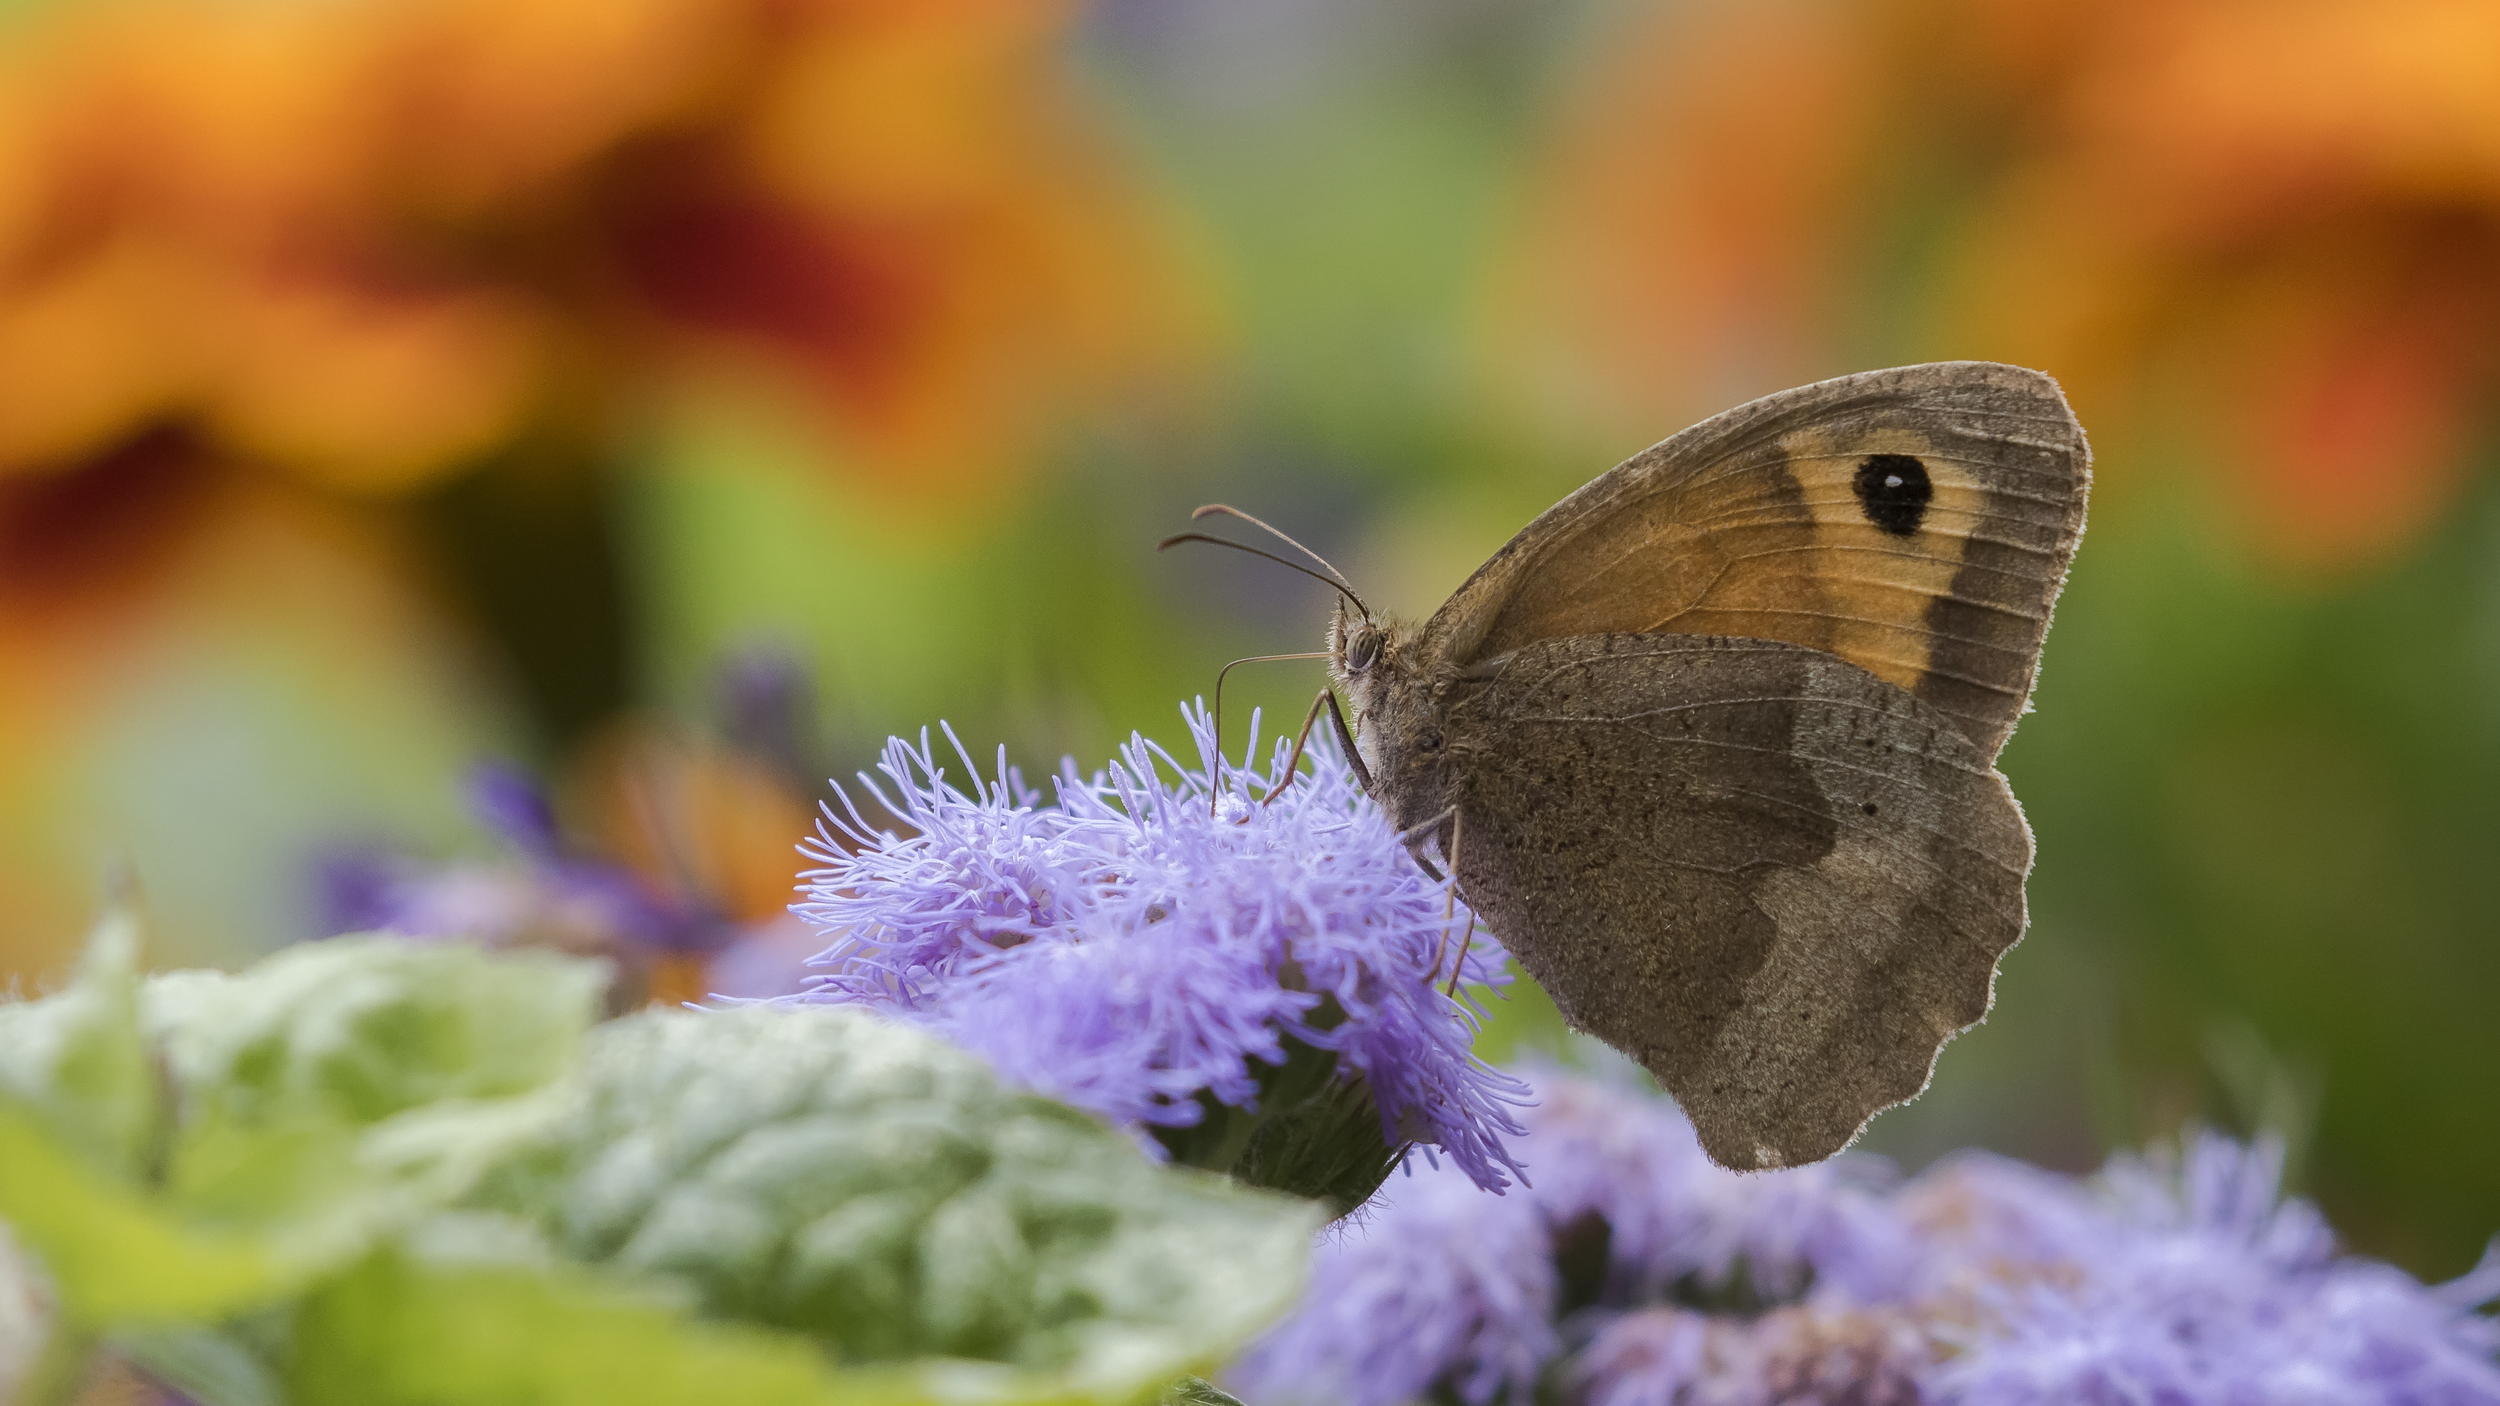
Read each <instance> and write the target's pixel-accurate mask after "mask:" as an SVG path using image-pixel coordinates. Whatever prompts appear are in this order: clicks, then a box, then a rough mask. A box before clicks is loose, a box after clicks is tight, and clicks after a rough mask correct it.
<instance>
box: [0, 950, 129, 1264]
mask: <svg viewBox="0 0 2500 1406" xmlns="http://www.w3.org/2000/svg"><path fill="white" fill-rule="evenodd" d="M138 964H139V928H138V924H137V922H136V921H135V920H134V919H133V918H132V917H131V916H130V915H129V914H128V913H126V912H121V911H115V912H113V913H109V914H107V915H106V916H105V919H104V921H103V922H102V923H99V924H98V925H97V926H96V930H95V933H94V935H93V936H92V937H90V938H89V939H88V942H87V951H86V955H85V957H84V958H83V959H82V960H81V961H80V963H79V969H78V978H77V980H76V982H75V983H73V984H72V985H71V986H70V988H69V989H68V990H66V991H63V992H61V993H60V994H59V995H56V996H52V997H49V998H47V999H45V1000H40V1001H19V1002H11V1003H7V1004H0V1106H9V1107H15V1108H16V1109H18V1110H19V1111H20V1112H21V1113H22V1114H24V1115H25V1116H27V1117H29V1118H31V1119H33V1120H34V1121H35V1122H36V1123H37V1124H39V1125H40V1126H41V1127H42V1128H43V1130H44V1131H45V1133H46V1134H48V1135H49V1136H50V1137H51V1138H53V1139H55V1140H57V1141H58V1142H59V1143H61V1144H62V1145H63V1146H64V1147H65V1148H67V1149H68V1150H69V1151H70V1152H71V1153H72V1154H73V1155H75V1156H77V1157H78V1158H79V1159H80V1160H81V1161H83V1162H85V1163H86V1164H87V1165H89V1166H93V1167H96V1168H99V1169H103V1170H107V1171H110V1172H112V1173H114V1174H115V1175H119V1176H133V1175H136V1174H137V1173H138V1171H139V1170H140V1162H141V1160H142V1159H143V1158H144V1157H145V1156H146V1154H147V1150H148V1140H149V1137H150V1134H151V1132H152V1130H153V1127H154V1123H155V1119H156V1087H155V1078H154V1075H153V1073H152V1072H151V1071H150V1069H149V1068H148V1056H147V1049H146V1046H145V1045H144V1044H143V1043H142V1041H141V1039H140V1035H139V974H138V972H139V965H138ZM6 1213H7V1212H6V1210H5V1208H4V1207H0V1215H5V1214H6Z"/></svg>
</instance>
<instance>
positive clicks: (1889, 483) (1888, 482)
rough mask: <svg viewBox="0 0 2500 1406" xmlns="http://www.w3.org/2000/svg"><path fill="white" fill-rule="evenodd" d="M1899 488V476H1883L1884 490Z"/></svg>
mask: <svg viewBox="0 0 2500 1406" xmlns="http://www.w3.org/2000/svg"><path fill="white" fill-rule="evenodd" d="M1900 486H1901V475H1899V474H1886V475H1884V487H1886V488H1899V487H1900Z"/></svg>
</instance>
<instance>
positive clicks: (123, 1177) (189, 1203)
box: [0, 919, 601, 1329]
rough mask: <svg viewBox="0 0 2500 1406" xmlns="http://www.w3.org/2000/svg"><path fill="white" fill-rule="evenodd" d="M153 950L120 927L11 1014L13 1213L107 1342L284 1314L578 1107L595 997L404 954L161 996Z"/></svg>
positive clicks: (526, 967)
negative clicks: (161, 1077)
mask: <svg viewBox="0 0 2500 1406" xmlns="http://www.w3.org/2000/svg"><path fill="white" fill-rule="evenodd" d="M135 956H136V935H135V931H133V930H132V929H131V928H130V926H129V925H128V923H127V922H126V921H124V920H119V919H116V920H111V921H108V922H107V923H106V924H105V925H104V927H103V928H102V929H101V930H100V931H99V933H98V936H97V938H96V940H95V942H94V943H93V944H92V945H91V946H90V949H89V951H88V954H87V957H86V961H85V964H84V968H83V974H82V975H81V977H80V979H79V981H78V983H77V984H76V985H74V986H73V987H72V988H71V989H70V990H69V991H67V992H64V993H62V994H61V995H59V996H55V997H52V998H50V999H48V1000H44V1001H38V1002H31V1003H26V1004H22V1005H10V1006H0V1218H5V1219H6V1220H8V1221H9V1222H10V1223H11V1224H12V1225H13V1226H14V1227H16V1229H17V1231H18V1234H19V1236H20V1237H21V1238H22V1239H23V1241H24V1242H25V1244H26V1245H27V1247H28V1248H29V1249H31V1250H33V1251H34V1252H35V1253H36V1254H37V1255H38V1256H40V1257H41V1258H42V1260H43V1261H44V1264H45V1266H46V1268H47V1269H48V1270H49V1271H50V1273H51V1275H52V1277H53V1278H54V1280H55V1281H56V1282H57V1283H58V1285H59V1287H60V1291H61V1298H62V1304H63V1307H64V1309H65V1311H66V1313H67V1315H68V1317H69V1318H70V1319H71V1320H72V1321H73V1322H76V1323H79V1324H82V1325H85V1326H86V1327H88V1328H91V1329H100V1328H122V1327H129V1326H134V1325H135V1326H142V1327H153V1328H165V1327H169V1326H172V1325H178V1324H182V1323H200V1322H208V1321H213V1320H216V1319H218V1318H221V1317H223V1316H226V1315H229V1314H232V1313H235V1312H239V1311H241V1310H244V1309H247V1308H251V1307H253V1306H255V1305H259V1304H264V1303H270V1302H274V1301H276V1300H279V1299H282V1298H284V1297H285V1296H287V1295H289V1294H292V1293H294V1292H296V1291H298V1290H299V1289H301V1288H302V1287H303V1286H304V1285H306V1284H308V1283H309V1282H311V1281H312V1280H313V1279H314V1278H316V1277H317V1276H319V1275H320V1274H322V1273H324V1272H327V1271H329V1270H331V1269H333V1268H336V1267H339V1266H343V1265H345V1264H348V1263H351V1262H353V1261H354V1260H355V1259H357V1258H358V1257H359V1256H361V1255H362V1254H364V1253H365V1252H366V1250H367V1249H368V1248H370V1247H371V1246H372V1245H373V1244H375V1243H376V1242H377V1241H378V1240H380V1239H382V1238H384V1237H386V1236H388V1235H389V1234H391V1233H393V1232H394V1231H395V1230H397V1229H399V1228H401V1227H404V1226H406V1225H409V1224H412V1223H414V1222H415V1221H416V1220H418V1219H419V1218H420V1217H422V1216H423V1215H424V1214H426V1213H427V1212H428V1211H430V1210H432V1209H434V1208H436V1207H439V1206H441V1205H444V1204H446V1203H448V1202H449V1201H451V1200H453V1199H455V1198H456V1197H458V1196H460V1195H462V1194H463V1193H465V1192H466V1191H467V1190H468V1189H469V1187H470V1185H471V1184H472V1183H473V1182H474V1181H475V1179H476V1178H477V1176H478V1175H479V1174H480V1173H481V1172H482V1171H483V1170H484V1169H486V1168H487V1167H490V1166H492V1165H494V1164H496V1163H497V1162H498V1161H500V1160H503V1159H505V1158H507V1157H509V1156H510V1155H511V1152H512V1149H513V1148H514V1147H516V1146H519V1145H522V1144H524V1143H526V1142H527V1141H528V1140H529V1139H530V1138H532V1137H535V1136H537V1135H539V1134H540V1133H541V1132H542V1130H543V1129H544V1127H545V1126H546V1125H547V1124H548V1123H549V1122H550V1121H551V1120H552V1118H553V1117H554V1116H555V1115H556V1114H557V1113H558V1112H559V1111H560V1110H561V1109H562V1108H563V1106H564V1105H563V1103H562V1102H561V1100H560V1099H559V1098H558V1097H556V1096H555V1095H554V1094H553V1092H552V1090H551V1088H550V1086H551V1085H552V1084H553V1083H554V1082H555V1081H556V1080H557V1079H558V1078H559V1077H560V1076H561V1075H563V1074H564V1073H565V1072H566V1071H567V1070H568V1068H569V1066H570V1063H571V1060H572V1058H573V1056H574V1054H575V1053H576V1052H577V1051H578V1048H579V1045H580V1039H581V1034H582V1031H583V1029H584V1028H585V1027H586V1026H587V1025H588V1024H589V1021H590V1019H591V1016H592V1013H593V1011H594V1010H595V1008H596V1002H597V999H598V993H599V989H600V985H601V973H600V970H599V968H598V967H597V966H596V965H595V964H590V963H582V962H573V961H569V960H566V959H563V958H558V957H553V956H549V955H546V954H535V953H533V954H524V955H513V956H495V955H490V954H486V953H482V952H479V951H476V950H474V949H470V948H465V947H458V946H451V945H441V946H435V945H422V944H416V943H410V942H405V941H400V940H394V939H351V940H342V941H332V942H324V943H314V944H308V945H306V946H304V947H299V948H293V949H290V950H288V951H286V952H283V953H280V954H279V955H277V956H275V957H273V958H271V959H269V960H268V961H266V962H263V963H262V964H261V965H260V966H259V967H257V968H255V969H254V970H252V971H251V972H249V973H246V974H244V975H241V976H224V975H220V974H217V973H206V972H185V973H177V974H174V975H170V976H164V977H157V978H153V979H151V980H149V981H147V982H145V983H144V984H143V983H141V982H139V980H138V979H137V977H136V976H135V975H134V973H133V964H134V962H135ZM160 1060H161V1063H162V1065H163V1067H164V1069H165V1070H166V1071H167V1074H168V1084H169V1087H170V1090H171V1094H172V1097H171V1099H170V1101H169V1102H170V1106H169V1107H167V1108H166V1109H164V1110H163V1111H162V1113H161V1114H160V1112H159V1110H158V1107H157V1105H158V1102H159V1100H158V1099H157V1097H156V1093H155V1082H156V1074H155V1071H154V1066H155V1065H156V1064H157V1063H158V1062H159V1061H160Z"/></svg>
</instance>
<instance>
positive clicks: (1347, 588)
mask: <svg viewBox="0 0 2500 1406" xmlns="http://www.w3.org/2000/svg"><path fill="white" fill-rule="evenodd" d="M1218 514H1221V515H1223V516H1225V517H1237V518H1239V519H1241V520H1242V521H1243V522H1246V523H1248V524H1250V525H1251V526H1252V527H1255V528H1257V529H1259V530H1260V531H1261V532H1264V533H1266V534H1267V535H1268V536H1270V537H1273V538H1275V539H1276V540H1277V541H1279V542H1282V543H1284V544H1285V545H1286V546H1288V547H1291V548H1293V549H1294V550H1295V551H1297V552H1300V553H1301V554H1302V555H1304V556H1306V557H1309V558H1310V559H1311V560H1313V561H1315V562H1318V563H1319V569H1320V570H1322V571H1325V572H1327V573H1328V574H1329V576H1330V577H1331V578H1332V579H1334V580H1335V581H1336V583H1337V586H1338V588H1339V589H1341V590H1343V591H1344V592H1345V593H1346V596H1347V598H1348V599H1353V597H1354V583H1353V582H1351V581H1349V580H1347V579H1346V575H1345V573H1344V572H1342V571H1339V570H1338V569H1337V568H1336V567H1334V566H1331V565H1329V562H1328V558H1326V557H1324V556H1321V555H1320V554H1319V553H1317V552H1315V551H1312V550H1311V549H1310V548H1308V547H1306V546H1303V545H1302V544H1301V543H1299V542H1297V541H1295V540H1293V539H1292V538H1291V537H1288V536H1286V535H1285V534H1284V533H1282V532H1279V531H1277V530H1276V527H1275V525H1274V524H1272V523H1269V522H1266V521H1264V520H1263V519H1260V518H1254V517H1252V516H1250V515H1249V514H1248V513H1245V512H1243V511H1242V510H1241V509H1239V508H1236V507H1234V506H1233V505H1232V504H1230V503H1208V504H1206V505H1205V506H1203V507H1200V508H1196V509H1193V510H1192V511H1191V512H1190V514H1189V520H1190V521H1191V522H1196V521H1198V520H1199V519H1201V518H1210V517H1214V516H1216V515H1218ZM1357 604H1358V605H1359V604H1360V602H1359V601H1358V602H1357ZM1363 614H1364V617H1365V618H1366V619H1368V618H1370V615H1371V612H1370V611H1368V610H1367V611H1364V612H1363Z"/></svg>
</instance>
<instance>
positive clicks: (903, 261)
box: [0, 0, 1181, 492]
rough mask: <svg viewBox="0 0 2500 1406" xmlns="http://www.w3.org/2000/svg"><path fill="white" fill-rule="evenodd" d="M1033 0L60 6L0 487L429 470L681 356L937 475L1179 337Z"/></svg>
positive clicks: (0, 147) (7, 67)
mask: <svg viewBox="0 0 2500 1406" xmlns="http://www.w3.org/2000/svg"><path fill="white" fill-rule="evenodd" d="M1064 21H1065V15H1064V14H1063V7H1062V6H1060V5H1058V4H1055V3H1051V0H942V2H939V0H596V3H591V2H590V0H351V3H346V4H334V5H298V4H283V3H258V2H256V0H246V3H242V4H231V5H195V4H179V3H156V2H154V0H121V3H108V4H105V5H101V6H86V5H81V6H60V7H56V8H55V9H53V10H52V11H50V12H48V13H47V14H46V15H45V16H44V17H43V18H42V19H41V20H40V21H38V22H31V23H25V22H22V23H21V24H20V25H19V28H18V31H17V32H15V33H12V34H11V35H10V36H9V42H8V44H7V46H6V49H5V52H0V474H9V475H20V476H22V475H29V474H43V473H59V472H63V471H65V470H66V469H68V468H70V467H71V466H76V465H82V464H89V463H93V462H95V461H97V460H98V458H99V457H100V456H103V455H106V454H109V453H111V452H113V451H114V450H115V448H116V447H117V446H119V445H121V444H123V443H126V442H127V441H129V440H131V439H132V438H134V437H136V436H139V435H142V434H146V433H150V432H155V431H159V430H164V429H168V428H170V429H173V430H175V431H178V432H179V433H180V434H182V435H183V436H185V437H187V438H189V439H191V440H194V441H196V442H198V443H200V444H202V445H204V446H206V447H207V448H208V449H210V450H211V451H213V452H214V453H215V454H216V455H217V456H218V457H221V458H234V459H239V460H243V461H247V462H250V463H253V464H265V465H270V466H274V467H277V468H280V469H283V470H285V471H287V472H289V473H291V474H294V475H297V476H299V477H300V478H302V479H304V480H307V481H310V482H312V483H315V484H319V485H322V486H325V487H330V488H338V489H347V490H352V491H359V492H393V491H399V490H405V489H408V488H412V487H415V486H419V485H422V484H424V483H426V482H428V481H430V480H433V479H435V478H438V477H439V476H441V475H444V474H446V473H449V472H452V471H454V470H456V469H458V468H460V467H462V466H464V465H466V464H469V463H472V462H474V461H475V460H476V459H477V458H478V457H479V456H480V455H481V454H482V453H484V452H486V451H488V450H491V449H493V448H495V447H497V446H498V445H501V444H503V443H506V442H508V441H510V440H512V439H513V438H514V437H515V436H517V435H519V434H521V433H522V432H523V431H524V430H526V429H530V428H533V427H537V426H541V425H543V424H544V423H545V422H547V421H549V420H550V419H552V418H558V417H563V416H566V415H569V414H572V415H577V414H579V413H580V412H581V411H582V410H583V409H584V408H585V406H587V407H589V408H592V409H599V408H605V407H606V406H608V405H611V404H613V403H615V402H617V401H618V400H619V399H621V398H624V397H629V396H630V395H631V394H632V393H633V392H634V391H635V390H637V389H639V383H640V382H642V381H643V380H644V379H645V378H647V377H648V376H649V375H651V374H653V373H654V372H655V371H659V370H664V369H666V367H667V366H669V365H671V364H674V363H678V362H681V361H682V360H683V358H685V357H686V356H688V355H689V354H696V355H700V354H704V353H707V352H719V351H724V350H725V351H728V352H730V353H731V354H733V355H736V354H739V353H742V352H743V353H756V352H760V353H762V354H763V355H764V356H765V357H766V358H768V359H769V360H770V361H771V362H773V363H774V364H777V365H779V366H781V367H782V368H783V374H785V375H787V376H790V377H794V378H796V379H798V380H799V381H800V382H801V383H802V384H803V385H804V386H805V387H806V388H807V389H809V390H811V391H812V392H813V393H814V394H815V395H816V396H817V397H819V398H820V401H821V404H822V405H823V407H824V409H825V412H826V415H827V417H828V419H829V421H830V422H831V427H832V428H833V429H834V430H835V431H836V432H837V433H838V434H839V435H840V436H841V437H842V439H843V441H844V443H845V445H846V447H848V448H849V449H851V450H852V451H853V457H856V458H859V459H862V460H865V461H866V462H867V463H868V464H870V465H871V466H874V467H879V468H882V469H883V470H885V471H886V472H887V473H888V474H890V475H893V476H896V477H898V478H901V479H904V480H907V481H922V482H932V483H935V484H940V485H947V484H952V485H960V484H962V483H963V482H965V481H966V480H967V479H968V478H971V477H977V476H979V475H980V474H981V473H983V472H985V471H989V470H993V469H995V468H996V467H998V465H999V463H1000V461H1001V460H1002V459H1003V458H1005V457H1008V456H1012V455H1013V454H1014V453H1015V452H1016V451H1018V450H1020V449H1022V448H1024V447H1025V446H1026V445H1027V444H1028V443H1029V441H1030V439H1031V437H1032V436H1033V434H1034V433H1035V431H1036V430H1037V429H1038V428H1039V427H1040V425H1041V423H1042V421H1043V420H1044V419H1045V418H1046V417H1047V416H1048V415H1049V414H1051V413H1052V411H1053V409H1054V407H1056V406H1058V405H1060V404H1061V403H1063V401H1064V399H1065V398H1066V397H1067V396H1068V395H1069V394H1070V393H1071V392H1076V391H1081V390H1085V389H1089V388H1096V387H1097V385H1098V383H1099V381H1100V379H1101V378H1103V377H1105V376H1107V375H1111V374H1115V373H1117V372H1120V371H1124V370H1135V369H1137V368H1138V367H1139V366H1140V365H1142V364H1145V363H1148V362H1150V361H1152V360H1153V359H1154V358H1155V357H1156V356H1157V355H1158V354H1160V353H1163V352H1165V351H1167V350H1168V349H1169V348H1170V346H1171V344H1172V339H1173V337H1174V336H1175V335H1176V329H1177V328H1178V327H1179V326H1180V325H1181V319H1180V316H1179V314H1180V312H1181V309H1180V306H1179V302H1178V300H1177V295H1176V293H1175V287H1176V285H1175V284H1174V283H1173V282H1172V281H1171V280H1170V279H1169V278H1168V277H1167V276H1165V275H1167V274H1168V271H1169V268H1170V263H1169V261H1168V259H1167V258H1165V257H1163V254H1164V252H1165V251H1164V250H1163V248H1162V247H1161V244H1160V231H1159V230H1158V228H1157V223H1156V219H1155V217H1154V214H1153V212H1152V210H1151V209H1150V208H1149V207H1148V205H1147V204H1146V202H1145V201H1144V199H1143V198H1142V197H1141V195H1140V194H1139V192H1138V191H1137V190H1135V189H1134V188H1132V187H1131V185H1130V184H1129V183H1127V182H1126V181H1125V180H1124V179H1123V176H1122V174H1121V172H1120V170H1119V169H1118V167H1117V166H1116V165H1115V164H1114V163H1113V162H1112V161H1111V160H1110V159H1109V157H1108V155H1107V154H1106V152H1105V151H1104V149H1103V148H1102V145H1101V143H1099V142H1098V141H1095V140H1093V139H1092V137H1091V135H1090V134H1089V132H1088V131H1087V129H1086V126H1085V124H1084V123H1083V122H1082V121H1081V120H1080V119H1079V114H1078V113H1076V112H1075V111H1074V110H1073V108H1072V106H1071V104H1070V102H1069V100H1068V98H1067V95H1066V94H1065V93H1063V92H1061V91H1059V86H1058V85H1057V83H1056V82H1055V81H1054V76H1055V69H1054V58H1055V54H1054V50H1053V46H1054V44H1055V43H1056V42H1057V40H1058V37H1059V31H1060V29H1061V28H1062V27H1063V24H1064Z"/></svg>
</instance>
